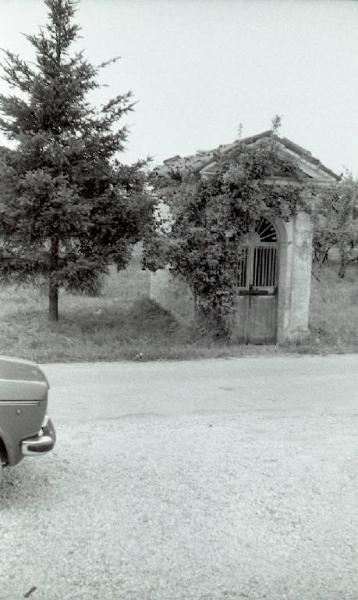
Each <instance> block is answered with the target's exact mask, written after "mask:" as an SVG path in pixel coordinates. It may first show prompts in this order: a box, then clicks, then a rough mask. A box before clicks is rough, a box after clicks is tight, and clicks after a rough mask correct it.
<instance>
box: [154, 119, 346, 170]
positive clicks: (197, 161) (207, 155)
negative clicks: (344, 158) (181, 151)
mask: <svg viewBox="0 0 358 600" xmlns="http://www.w3.org/2000/svg"><path fill="white" fill-rule="evenodd" d="M264 138H268V139H274V140H276V141H277V142H278V143H279V144H280V145H281V146H284V147H285V148H286V149H287V150H288V151H289V152H290V153H293V154H295V155H296V156H297V157H299V158H300V159H301V160H303V161H305V162H306V163H309V164H311V165H312V167H313V168H314V170H315V171H320V172H321V173H322V175H323V176H324V175H325V177H327V175H328V176H329V178H333V179H335V180H339V178H340V177H339V176H338V175H337V174H336V173H334V172H333V171H331V169H328V168H327V167H325V166H324V165H323V164H322V163H321V162H320V160H318V158H315V157H314V156H312V154H311V152H309V151H308V150H305V148H302V147H301V146H299V145H298V144H295V143H294V142H291V140H289V139H287V138H285V137H279V136H277V135H276V134H274V132H273V131H272V130H271V129H269V130H267V131H263V132H262V133H258V134H256V135H253V136H250V137H247V138H244V139H242V140H235V141H234V142H233V143H231V144H221V145H220V146H218V147H217V148H215V149H214V150H199V151H198V152H197V153H196V154H193V155H191V156H185V157H181V156H179V155H176V156H173V157H171V158H168V159H167V160H164V161H163V165H161V166H159V167H157V168H156V169H155V171H156V172H157V174H158V175H166V174H168V173H169V172H173V171H174V172H175V171H177V172H185V171H187V172H192V173H193V172H194V173H199V172H204V171H205V172H210V170H211V169H210V166H211V165H212V167H213V170H214V169H215V163H216V161H217V159H218V158H219V157H222V156H225V155H226V154H228V153H230V151H231V150H234V149H235V148H238V147H239V146H240V145H242V144H245V145H247V146H250V145H252V144H256V143H257V142H260V140H262V139H264Z"/></svg>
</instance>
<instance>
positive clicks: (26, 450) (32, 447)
mask: <svg viewBox="0 0 358 600" xmlns="http://www.w3.org/2000/svg"><path fill="white" fill-rule="evenodd" d="M55 443H56V431H55V428H54V426H53V423H52V421H51V419H50V418H49V417H48V416H47V415H46V416H45V418H44V421H43V423H42V427H41V429H40V431H39V433H38V434H37V435H36V436H34V437H31V438H28V439H27V440H23V441H22V442H21V450H22V454H23V456H36V455H39V454H45V453H46V452H50V450H52V448H53V447H54V445H55Z"/></svg>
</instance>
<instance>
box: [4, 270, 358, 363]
mask: <svg viewBox="0 0 358 600" xmlns="http://www.w3.org/2000/svg"><path fill="white" fill-rule="evenodd" d="M336 272H337V271H336V269H335V268H334V265H332V264H330V265H328V266H326V267H325V268H324V269H323V271H322V273H321V275H320V281H319V282H318V281H316V280H315V279H313V281H312V297H311V333H310V335H309V336H308V337H307V339H306V340H304V341H303V342H301V343H300V344H292V345H289V346H285V347H277V346H252V345H248V346H242V345H235V344H226V343H225V342H218V341H215V340H213V339H211V338H210V335H205V334H203V333H200V332H199V331H198V330H197V329H196V328H195V327H194V326H193V325H191V324H188V325H183V324H181V323H178V322H177V321H176V320H175V319H174V318H173V316H172V315H170V314H169V313H168V312H166V311H165V310H163V309H161V308H160V307H159V306H158V305H157V304H155V303H154V302H151V301H150V300H147V299H139V300H137V301H135V302H131V301H130V300H126V298H127V296H126V294H125V293H124V294H123V297H115V298H113V297H108V296H107V297H102V298H89V297H82V296H73V295H70V294H62V295H61V298H60V320H59V322H58V323H55V324H50V323H49V321H48V319H47V297H46V295H45V294H44V292H42V291H41V290H40V289H38V288H33V287H27V286H26V287H25V286H24V287H14V286H9V287H2V288H1V289H0V303H1V304H0V306H1V310H0V353H1V354H7V355H10V356H21V357H23V358H28V359H30V360H35V361H37V362H54V361H60V362H71V361H104V360H157V359H193V358H217V357H230V356H248V355H257V354H260V355H267V356H271V355H272V354H273V353H277V354H279V353H284V352H300V353H308V352H314V353H328V352H334V353H340V352H356V351H358V269H357V268H356V267H351V269H350V270H349V271H348V273H347V276H346V278H345V279H344V280H338V279H337V275H336Z"/></svg>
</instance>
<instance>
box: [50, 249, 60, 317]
mask: <svg viewBox="0 0 358 600" xmlns="http://www.w3.org/2000/svg"><path fill="white" fill-rule="evenodd" d="M57 267H58V238H57V237H54V238H52V240H51V251H50V277H49V291H48V312H49V319H50V321H58V282H57V278H56V274H57Z"/></svg>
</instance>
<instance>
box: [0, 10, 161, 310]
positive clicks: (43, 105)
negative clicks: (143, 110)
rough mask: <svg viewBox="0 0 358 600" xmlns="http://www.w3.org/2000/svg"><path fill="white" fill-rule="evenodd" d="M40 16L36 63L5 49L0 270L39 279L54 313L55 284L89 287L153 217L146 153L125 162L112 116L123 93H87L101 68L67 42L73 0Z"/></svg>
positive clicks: (122, 258)
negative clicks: (94, 99)
mask: <svg viewBox="0 0 358 600" xmlns="http://www.w3.org/2000/svg"><path fill="white" fill-rule="evenodd" d="M45 4H46V5H47V7H48V10H49V12H48V22H47V24H46V26H45V27H44V28H42V29H40V32H39V33H38V34H37V35H27V36H26V38H27V39H28V41H29V42H30V44H31V45H32V46H33V48H34V49H35V52H36V61H35V63H34V65H33V64H32V63H30V62H26V61H24V60H22V59H21V58H20V57H19V56H17V55H15V54H14V53H12V52H10V51H5V59H4V61H3V64H2V68H3V79H4V80H5V81H6V82H7V83H8V84H9V85H10V86H11V88H13V89H14V90H15V93H14V94H12V95H4V94H1V95H0V111H1V115H2V117H1V118H0V129H1V130H2V131H3V132H4V133H5V135H6V136H7V138H8V139H9V140H10V141H11V144H10V146H11V147H10V148H1V149H0V240H1V241H0V279H1V280H2V281H6V280H10V281H16V280H17V281H25V280H28V281H33V282H36V281H38V280H46V281H47V282H48V290H49V316H50V319H52V320H57V319H58V296H59V288H60V287H64V288H66V289H69V290H72V291H73V290H80V291H91V290H92V291H93V289H94V288H96V285H97V282H98V281H99V278H100V275H101V274H103V273H106V272H107V268H108V265H109V264H113V263H114V264H116V265H117V267H118V268H119V269H120V268H124V267H125V266H126V264H127V263H128V260H129V258H130V255H131V248H132V244H133V243H135V242H137V241H139V240H140V239H141V238H142V236H143V233H144V231H145V230H146V229H148V227H149V228H151V227H153V201H152V199H151V198H150V197H149V196H148V195H147V194H146V192H145V174H144V171H143V167H144V164H145V163H143V162H142V163H140V162H138V163H136V164H134V165H132V166H125V165H123V164H121V163H120V162H119V160H118V158H117V157H116V156H117V153H118V152H120V151H122V150H123V144H124V142H125V140H126V137H127V130H126V128H125V127H123V126H120V125H119V121H120V120H121V118H122V117H123V115H124V114H126V113H127V112H128V111H130V110H131V109H132V107H133V104H132V103H131V94H130V93H126V94H124V95H118V96H116V97H115V98H113V99H112V100H110V101H109V102H107V104H105V105H104V106H102V107H101V108H100V109H99V108H96V107H94V106H92V105H91V104H90V103H89V101H88V93H89V92H91V91H92V90H93V89H95V88H98V87H99V84H98V82H97V75H98V72H99V70H100V69H101V68H103V67H105V66H106V65H108V64H109V63H110V62H113V61H108V62H106V63H103V64H101V65H100V66H99V67H94V66H93V65H91V64H90V63H89V62H88V61H87V60H86V59H85V58H84V55H83V52H75V51H72V52H71V50H72V48H71V46H72V45H73V43H74V42H75V41H76V40H77V38H78V34H79V27H78V26H77V25H76V24H75V23H74V22H73V17H74V13H75V2H74V1H73V0H45Z"/></svg>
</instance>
